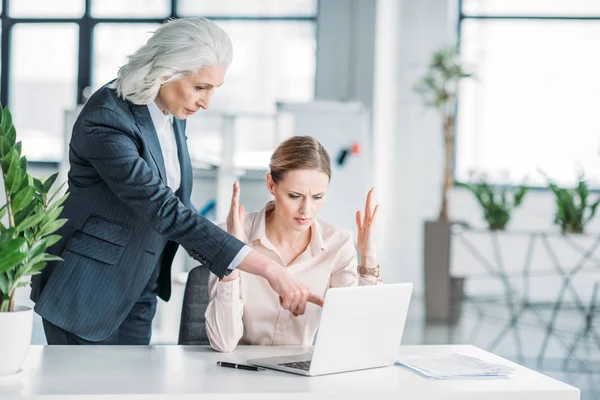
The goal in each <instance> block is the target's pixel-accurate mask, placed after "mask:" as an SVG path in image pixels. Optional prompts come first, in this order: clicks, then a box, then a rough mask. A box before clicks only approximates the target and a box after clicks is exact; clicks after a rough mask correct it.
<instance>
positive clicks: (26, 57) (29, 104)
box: [10, 24, 78, 161]
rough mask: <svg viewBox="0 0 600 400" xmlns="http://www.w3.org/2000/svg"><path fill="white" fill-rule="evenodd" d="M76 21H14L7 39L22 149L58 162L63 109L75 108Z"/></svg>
mask: <svg viewBox="0 0 600 400" xmlns="http://www.w3.org/2000/svg"><path fill="white" fill-rule="evenodd" d="M77 49H78V27H77V25H76V24H26V25H25V24H18V25H16V26H15V27H14V28H13V36H12V42H11V51H12V57H11V81H10V85H11V91H10V108H11V111H12V114H13V121H14V123H15V127H16V129H17V134H18V137H19V139H20V140H22V142H23V153H24V154H25V155H26V156H27V158H28V159H29V160H33V161H60V160H61V159H62V157H63V147H64V132H63V131H64V113H65V110H70V109H73V108H74V107H75V100H76V96H75V95H76V85H77Z"/></svg>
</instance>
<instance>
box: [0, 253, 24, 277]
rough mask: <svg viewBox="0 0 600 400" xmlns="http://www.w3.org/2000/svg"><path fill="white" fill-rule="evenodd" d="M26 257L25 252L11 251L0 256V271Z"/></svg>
mask: <svg viewBox="0 0 600 400" xmlns="http://www.w3.org/2000/svg"><path fill="white" fill-rule="evenodd" d="M26 259H27V254H23V253H21V252H16V253H12V254H10V255H7V256H6V257H2V258H0V272H6V271H9V270H11V269H13V268H15V267H17V266H18V265H19V264H21V263H22V262H23V261H25V260H26Z"/></svg>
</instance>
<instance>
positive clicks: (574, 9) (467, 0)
mask: <svg viewBox="0 0 600 400" xmlns="http://www.w3.org/2000/svg"><path fill="white" fill-rule="evenodd" d="M463 11H464V13H465V14H467V15H526V16H536V15H541V16H558V17H561V16H590V15H595V16H600V2H599V1H598V0H502V1H498V0H463Z"/></svg>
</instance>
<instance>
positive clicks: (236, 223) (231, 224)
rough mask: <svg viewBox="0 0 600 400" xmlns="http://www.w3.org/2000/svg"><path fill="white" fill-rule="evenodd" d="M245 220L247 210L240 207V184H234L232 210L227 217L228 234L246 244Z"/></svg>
mask: <svg viewBox="0 0 600 400" xmlns="http://www.w3.org/2000/svg"><path fill="white" fill-rule="evenodd" d="M245 219H246V210H244V206H240V184H239V183H238V182H235V183H234V184H233V195H232V196H231V208H230V209H229V215H228V216H227V233H229V234H230V235H232V236H235V237H236V238H237V239H238V240H240V241H242V242H244V243H246V234H245V233H244V221H245Z"/></svg>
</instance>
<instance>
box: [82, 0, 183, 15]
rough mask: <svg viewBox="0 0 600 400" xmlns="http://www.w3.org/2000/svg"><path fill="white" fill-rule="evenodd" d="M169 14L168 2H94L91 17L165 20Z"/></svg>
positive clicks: (143, 0) (152, 0) (142, 0)
mask: <svg viewBox="0 0 600 400" xmlns="http://www.w3.org/2000/svg"><path fill="white" fill-rule="evenodd" d="M170 13H171V5H170V0H128V1H122V0H95V1H93V2H92V16H93V17H100V18H136V17H137V18H140V17H147V18H151V17H155V18H165V17H167V16H169V14H170Z"/></svg>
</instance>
